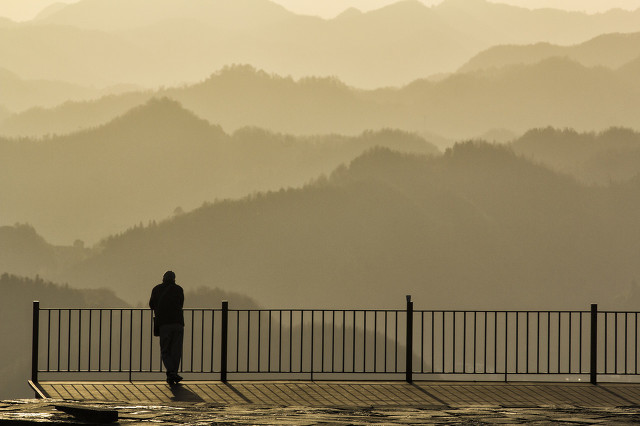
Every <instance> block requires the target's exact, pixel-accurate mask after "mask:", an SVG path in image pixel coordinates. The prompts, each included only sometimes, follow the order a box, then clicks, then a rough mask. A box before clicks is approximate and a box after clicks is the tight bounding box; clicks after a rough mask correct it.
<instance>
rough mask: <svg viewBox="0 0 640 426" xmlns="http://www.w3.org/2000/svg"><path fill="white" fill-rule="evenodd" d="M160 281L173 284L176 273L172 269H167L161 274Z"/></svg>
mask: <svg viewBox="0 0 640 426" xmlns="http://www.w3.org/2000/svg"><path fill="white" fill-rule="evenodd" d="M162 282H163V283H164V284H175V282H176V274H175V273H174V272H173V271H167V272H165V273H164V275H163V276H162Z"/></svg>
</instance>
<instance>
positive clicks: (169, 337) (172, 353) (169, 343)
mask: <svg viewBox="0 0 640 426" xmlns="http://www.w3.org/2000/svg"><path fill="white" fill-rule="evenodd" d="M183 335H184V326H183V325H180V324H165V325H161V326H160V354H161V355H162V363H163V364H164V368H165V369H166V370H167V377H170V376H175V375H176V374H178V368H179V367H180V358H181V357H182V336H183Z"/></svg>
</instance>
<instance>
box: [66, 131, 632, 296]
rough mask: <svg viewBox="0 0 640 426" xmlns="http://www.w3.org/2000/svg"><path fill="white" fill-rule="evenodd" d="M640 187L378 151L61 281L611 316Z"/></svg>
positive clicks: (465, 147) (461, 148)
mask: <svg viewBox="0 0 640 426" xmlns="http://www.w3.org/2000/svg"><path fill="white" fill-rule="evenodd" d="M639 183H640V181H639V180H637V179H636V180H632V181H629V182H628V183H625V184H621V185H616V186H612V187H608V188H605V189H603V188H594V187H589V186H583V185H582V184H579V183H578V182H577V181H575V180H573V179H572V178H569V177H568V176H565V175H561V174H558V173H555V172H552V171H550V170H549V169H547V168H545V167H542V166H538V165H534V164H533V163H531V162H529V161H528V160H525V159H523V158H520V157H518V156H516V155H515V154H514V153H513V152H512V151H510V150H509V149H508V148H505V147H499V146H493V145H487V144H484V143H464V144H457V145H456V146H455V147H454V148H453V149H451V150H449V151H447V153H446V154H445V155H444V156H441V157H431V158H429V157H421V156H416V155H410V154H400V153H397V152H393V151H389V150H388V149H374V150H372V151H369V152H368V153H366V154H364V155H362V156H360V157H358V158H357V159H355V160H354V161H353V162H351V163H350V165H349V166H348V167H344V166H343V167H340V168H338V169H337V170H336V171H335V172H334V173H333V174H332V175H331V177H330V178H329V179H321V180H319V181H316V182H315V183H311V184H309V185H307V186H305V187H303V188H300V189H290V190H280V191H275V192H268V193H263V194H257V195H254V196H251V197H248V198H245V199H242V200H237V201H220V202H216V203H213V204H208V205H204V206H202V207H200V208H198V209H196V210H194V211H192V212H189V213H185V214H183V215H180V216H177V217H175V218H173V219H171V220H168V221H164V222H162V223H159V224H153V225H150V226H146V227H145V226H143V227H136V228H135V229H131V230H130V231H128V232H125V233H123V234H121V235H117V236H112V237H110V238H108V239H106V240H104V241H103V243H102V244H101V249H100V251H99V253H97V254H96V255H95V256H94V257H92V258H90V259H88V260H86V261H84V262H82V263H80V264H78V265H76V266H75V267H74V268H72V269H70V270H69V271H67V273H65V274H64V275H63V276H62V278H63V279H64V280H65V281H68V282H70V283H92V285H94V286H104V285H107V283H109V285H111V286H115V287H114V288H116V290H117V291H125V289H126V292H127V294H129V295H131V297H134V298H141V297H144V295H145V294H146V290H147V289H146V287H144V286H143V285H142V284H141V283H142V282H144V279H143V277H145V276H148V275H149V274H150V273H152V271H154V270H157V269H158V268H161V265H164V264H167V262H170V263H171V264H173V265H175V268H176V269H179V270H181V271H184V272H183V276H184V282H185V283H189V284H188V285H193V286H195V285H210V286H219V287H221V288H223V289H234V290H235V291H240V292H242V293H245V294H250V295H251V296H252V297H254V298H255V299H256V300H257V301H259V302H260V303H261V304H263V305H265V306H270V307H278V306H298V307H301V306H305V307H310V306H335V307H342V306H345V307H346V306H349V307H354V306H361V307H372V306H377V307H383V306H384V307H389V306H396V304H398V305H400V304H401V303H402V300H401V299H402V297H401V296H402V295H404V294H413V295H414V299H415V300H420V301H421V302H420V304H421V306H425V307H439V308H445V307H457V308H460V307H473V308H483V307H486V308H500V307H507V306H508V307H509V308H510V309H520V308H542V307H544V308H545V309H548V308H554V307H557V308H560V307H562V308H572V307H574V308H578V307H581V308H583V307H584V306H587V304H588V303H590V301H592V300H598V301H599V303H601V305H603V306H611V305H613V304H614V300H616V297H622V296H626V294H627V292H628V290H629V286H630V285H631V282H632V281H633V280H634V279H635V277H637V276H638V273H639V272H640V271H639V270H638V266H637V262H635V260H633V256H634V254H633V253H637V250H638V244H639V243H638V241H640V238H639V237H640V235H638V231H637V226H636V222H637V215H638V213H640V198H639V196H638V194H640V192H639V191H638V189H640V187H639V186H638V185H639ZM106 271H109V273H108V274H106V273H105V272H106ZM120 289H122V290H120Z"/></svg>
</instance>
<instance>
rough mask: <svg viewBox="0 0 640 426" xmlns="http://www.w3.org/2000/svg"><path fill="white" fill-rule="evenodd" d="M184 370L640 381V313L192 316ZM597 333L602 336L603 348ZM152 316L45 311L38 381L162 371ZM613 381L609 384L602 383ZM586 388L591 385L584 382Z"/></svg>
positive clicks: (39, 325) (39, 327) (37, 315)
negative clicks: (62, 376) (44, 377)
mask: <svg viewBox="0 0 640 426" xmlns="http://www.w3.org/2000/svg"><path fill="white" fill-rule="evenodd" d="M184 316H185V331H184V345H183V356H182V364H181V370H180V371H181V372H183V373H187V374H192V375H193V376H194V378H201V379H220V380H222V381H226V380H227V379H228V377H229V375H232V376H234V377H237V378H289V379H291V378H294V379H295V378H300V379H311V380H321V379H328V378H343V379H348V378H358V379H379V378H381V377H386V378H389V379H400V378H404V380H406V381H408V382H411V381H412V380H413V379H414V378H424V379H431V380H437V379H447V378H449V379H450V378H452V377H455V376H458V377H460V376H468V377H472V378H473V380H505V381H506V380H509V379H510V378H511V379H516V378H517V377H527V378H528V379H531V378H533V379H534V380H536V379H538V378H540V379H545V378H551V377H555V378H558V376H565V378H571V377H574V378H576V377H577V378H576V380H582V377H581V376H589V380H590V381H591V382H592V383H596V382H597V380H598V376H606V377H607V378H613V377H614V376H618V377H621V376H638V375H639V373H638V357H639V352H638V312H613V311H606V312H599V311H598V309H597V305H591V310H589V311H462V310H414V309H413V302H412V301H411V299H410V297H409V296H408V297H407V306H406V309H357V310H353V309H351V310H345V309H229V306H228V303H227V302H222V306H221V308H220V309H185V310H184ZM598 335H600V336H602V337H601V338H600V339H598ZM157 340H158V338H157V337H154V336H153V326H152V312H151V311H150V310H148V309H139V308H118V309H53V308H47V309H41V308H40V306H39V303H38V302H34V303H33V346H32V381H34V382H37V381H38V377H39V375H48V376H51V375H57V374H58V375H59V374H65V375H68V374H72V373H73V374H77V373H82V374H85V375H91V377H93V378H98V377H99V376H101V375H105V374H106V375H108V377H109V378H110V379H114V378H120V379H123V380H124V379H127V380H132V378H133V376H134V375H135V377H136V378H142V377H152V376H153V375H154V374H156V375H157V374H158V373H161V372H162V371H163V370H162V369H163V367H162V362H161V359H160V350H159V344H158V341H157ZM601 378H602V377H601ZM585 379H586V377H585Z"/></svg>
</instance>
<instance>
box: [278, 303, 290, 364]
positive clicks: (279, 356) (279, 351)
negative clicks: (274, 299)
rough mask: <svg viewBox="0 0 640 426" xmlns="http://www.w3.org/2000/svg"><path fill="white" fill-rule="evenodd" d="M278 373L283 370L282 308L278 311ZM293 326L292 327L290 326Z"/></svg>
mask: <svg viewBox="0 0 640 426" xmlns="http://www.w3.org/2000/svg"><path fill="white" fill-rule="evenodd" d="M278 323H279V325H278V373H281V372H282V309H280V310H279V311H278ZM289 328H291V327H289Z"/></svg>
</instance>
